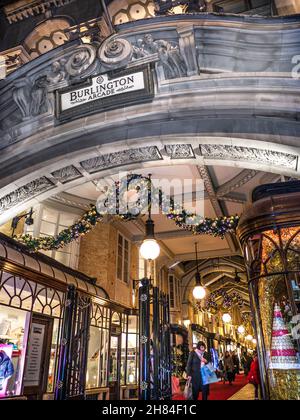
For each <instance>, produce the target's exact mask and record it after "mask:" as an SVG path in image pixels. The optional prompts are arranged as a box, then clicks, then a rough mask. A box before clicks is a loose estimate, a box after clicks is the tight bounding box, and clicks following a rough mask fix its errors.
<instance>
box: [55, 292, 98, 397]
mask: <svg viewBox="0 0 300 420" xmlns="http://www.w3.org/2000/svg"><path fill="white" fill-rule="evenodd" d="M90 317H91V298H90V297H89V296H87V295H84V294H82V293H80V292H78V291H77V290H76V289H75V287H74V286H69V287H68V293H67V297H66V303H65V313H64V319H63V329H62V339H61V348H60V358H59V366H58V375H57V385H56V392H55V399H56V400H71V399H84V394H85V382H86V368H87V358H88V348H87V343H88V341H89V330H90Z"/></svg>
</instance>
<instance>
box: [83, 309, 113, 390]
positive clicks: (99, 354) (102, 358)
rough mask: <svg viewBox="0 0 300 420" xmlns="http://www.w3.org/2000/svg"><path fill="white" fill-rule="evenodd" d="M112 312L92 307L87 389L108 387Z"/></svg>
mask: <svg viewBox="0 0 300 420" xmlns="http://www.w3.org/2000/svg"><path fill="white" fill-rule="evenodd" d="M109 317H110V310H109V309H108V308H104V307H101V306H100V305H97V304H93V305H92V316H91V328H90V340H89V349H88V363H87V375H86V388H87V389H94V388H101V387H107V366H108V349H109Z"/></svg>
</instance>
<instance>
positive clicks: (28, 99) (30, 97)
mask: <svg viewBox="0 0 300 420" xmlns="http://www.w3.org/2000/svg"><path fill="white" fill-rule="evenodd" d="M13 99H14V101H15V103H16V104H17V106H18V108H19V110H20V111H21V114H22V117H23V120H26V119H29V118H31V117H35V116H38V115H41V114H44V113H46V112H48V111H49V108H50V102H49V99H48V79H47V76H40V77H38V78H37V79H36V80H35V81H34V82H33V83H31V82H30V81H29V80H28V79H21V80H17V81H16V83H15V88H14V90H13Z"/></svg>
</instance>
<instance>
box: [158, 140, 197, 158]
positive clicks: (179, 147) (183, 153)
mask: <svg viewBox="0 0 300 420" xmlns="http://www.w3.org/2000/svg"><path fill="white" fill-rule="evenodd" d="M165 149H166V153H167V154H168V156H170V158H171V159H194V158H195V155H194V151H193V148H192V146H191V145H190V144H169V145H167V146H165Z"/></svg>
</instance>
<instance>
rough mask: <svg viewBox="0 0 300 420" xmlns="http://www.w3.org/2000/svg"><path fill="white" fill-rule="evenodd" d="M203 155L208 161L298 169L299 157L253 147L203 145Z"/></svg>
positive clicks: (201, 147) (201, 148)
mask: <svg viewBox="0 0 300 420" xmlns="http://www.w3.org/2000/svg"><path fill="white" fill-rule="evenodd" d="M200 150H201V154H202V155H203V156H204V157H205V158H207V159H211V160H212V159H217V160H230V161H232V160H239V161H250V162H261V163H264V164H266V165H271V166H282V167H286V168H291V169H297V164H298V156H297V155H292V154H289V153H282V152H276V151H273V150H262V149H256V148H252V147H240V146H227V145H221V144H202V145H201V146H200Z"/></svg>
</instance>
